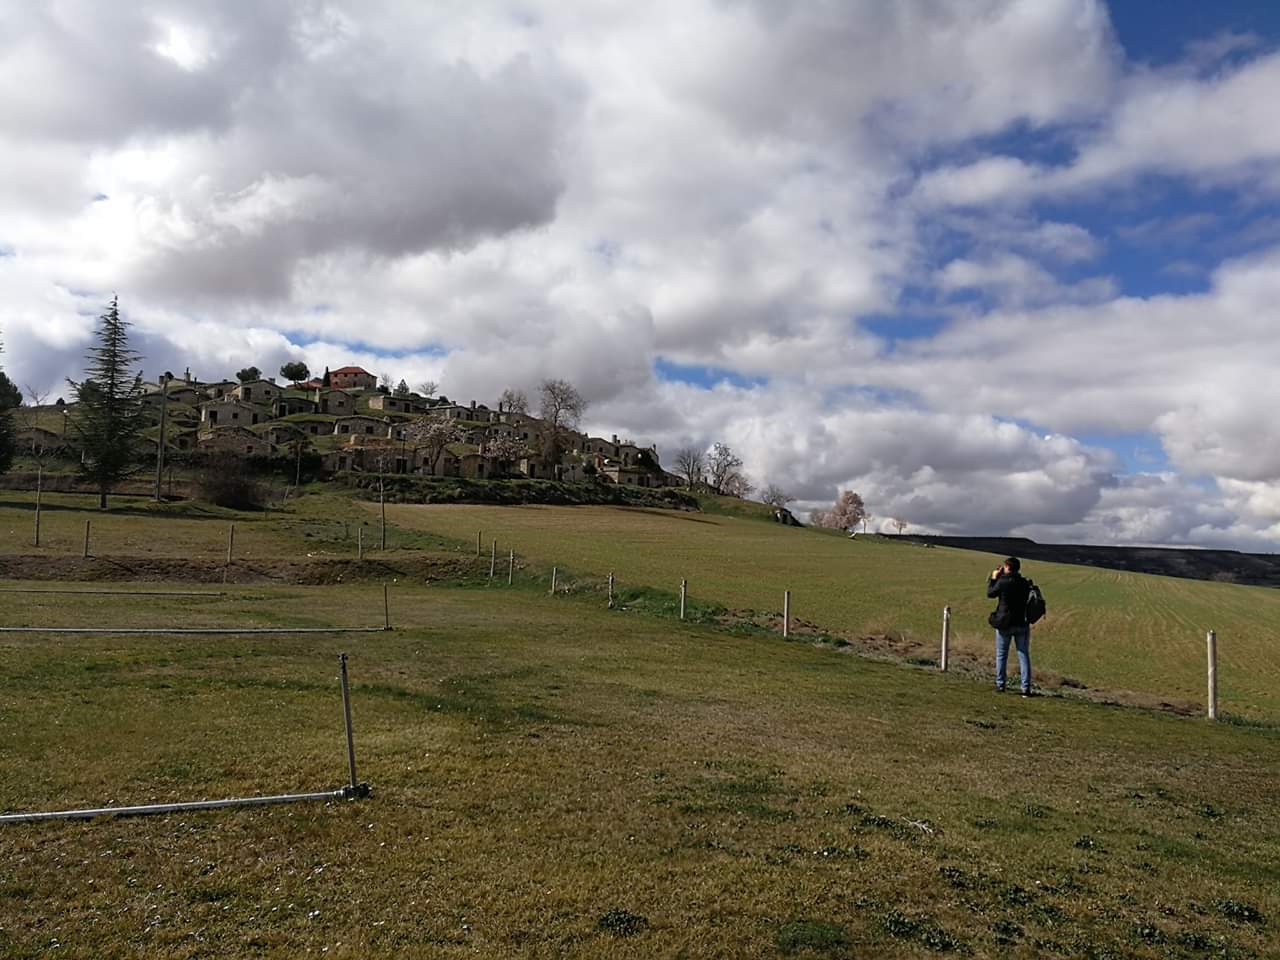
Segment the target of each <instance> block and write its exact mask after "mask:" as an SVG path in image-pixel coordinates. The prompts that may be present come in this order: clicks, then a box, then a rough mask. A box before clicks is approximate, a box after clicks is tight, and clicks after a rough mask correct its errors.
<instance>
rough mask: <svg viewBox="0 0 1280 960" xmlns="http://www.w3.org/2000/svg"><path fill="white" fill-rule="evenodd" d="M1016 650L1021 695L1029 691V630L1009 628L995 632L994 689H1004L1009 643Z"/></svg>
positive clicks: (1027, 628)
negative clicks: (1011, 643)
mask: <svg viewBox="0 0 1280 960" xmlns="http://www.w3.org/2000/svg"><path fill="white" fill-rule="evenodd" d="M1010 641H1012V642H1013V644H1014V646H1016V647H1017V648H1018V673H1019V674H1020V676H1019V680H1021V684H1020V685H1021V687H1022V692H1023V693H1029V692H1030V691H1031V628H1030V627H1028V626H1022V627H1010V628H1009V629H1008V630H997V631H996V689H997V690H1003V689H1004V675H1005V672H1006V670H1007V668H1008V665H1009V643H1010Z"/></svg>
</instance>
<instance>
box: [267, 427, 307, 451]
mask: <svg viewBox="0 0 1280 960" xmlns="http://www.w3.org/2000/svg"><path fill="white" fill-rule="evenodd" d="M303 426H304V424H301V423H272V424H270V425H269V426H268V427H267V429H266V430H264V431H262V435H263V436H264V437H266V438H267V440H269V441H270V442H271V443H274V444H275V445H276V446H282V445H284V444H286V443H293V441H295V440H297V439H299V438H301V437H306V436H309V434H308V432H307V431H306V430H304V429H303Z"/></svg>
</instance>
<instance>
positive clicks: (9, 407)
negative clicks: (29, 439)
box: [0, 345, 22, 473]
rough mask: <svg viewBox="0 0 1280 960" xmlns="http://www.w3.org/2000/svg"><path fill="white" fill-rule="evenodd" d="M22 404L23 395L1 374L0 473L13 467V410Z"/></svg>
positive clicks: (16, 445)
mask: <svg viewBox="0 0 1280 960" xmlns="http://www.w3.org/2000/svg"><path fill="white" fill-rule="evenodd" d="M3 352H4V347H3V345H0V353H3ZM21 402H22V394H21V393H19V392H18V391H17V389H16V388H14V387H13V384H11V383H10V382H9V378H8V377H7V376H5V375H4V373H2V372H0V473H4V472H5V471H6V470H8V469H9V468H10V467H11V466H13V455H14V453H15V452H16V451H17V448H18V440H17V437H16V436H15V435H14V432H13V408H14V407H16V406H18V404H19V403H21Z"/></svg>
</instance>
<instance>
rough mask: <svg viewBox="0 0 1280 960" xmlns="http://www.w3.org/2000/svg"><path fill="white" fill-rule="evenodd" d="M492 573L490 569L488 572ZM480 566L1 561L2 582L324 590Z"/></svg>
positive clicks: (460, 574) (400, 561)
mask: <svg viewBox="0 0 1280 960" xmlns="http://www.w3.org/2000/svg"><path fill="white" fill-rule="evenodd" d="M486 569H487V568H486ZM480 572H481V571H480V566H479V564H478V563H477V562H476V561H472V560H467V559H461V558H451V557H406V558H397V559H394V560H381V559H378V560H345V559H344V560H338V559H333V560H322V559H317V560H272V561H270V562H269V563H254V562H252V561H240V560H236V561H233V562H232V563H231V564H230V565H227V564H223V563H219V562H217V561H215V560H201V559H188V560H178V559H172V558H166V557H88V558H83V557H65V556H63V557H41V556H4V557H0V579H6V580H67V581H95V580H101V581H132V582H135V583H166V582H167V583H239V584H264V583H281V584H304V585H323V584H330V583H350V582H353V581H356V582H359V581H363V580H388V579H399V580H416V581H419V582H422V583H430V582H432V581H436V580H453V581H457V580H465V579H468V578H470V577H473V576H477V575H479V574H480Z"/></svg>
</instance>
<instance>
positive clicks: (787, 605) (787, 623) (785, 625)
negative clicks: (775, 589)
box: [782, 590, 791, 640]
mask: <svg viewBox="0 0 1280 960" xmlns="http://www.w3.org/2000/svg"><path fill="white" fill-rule="evenodd" d="M790 637H791V591H790V590H783V591H782V639H783V640H787V639H789V638H790Z"/></svg>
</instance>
